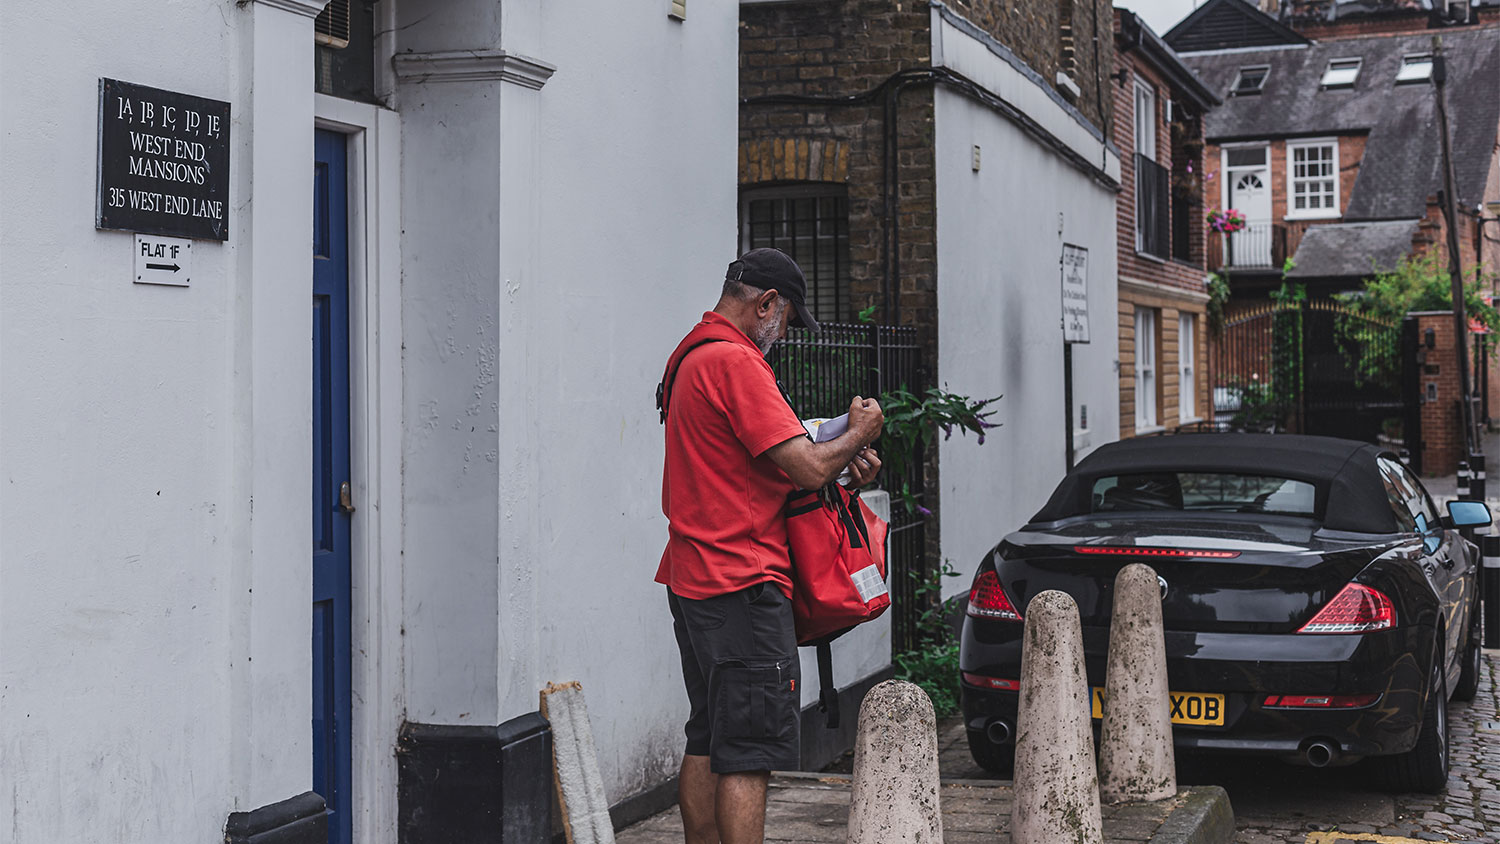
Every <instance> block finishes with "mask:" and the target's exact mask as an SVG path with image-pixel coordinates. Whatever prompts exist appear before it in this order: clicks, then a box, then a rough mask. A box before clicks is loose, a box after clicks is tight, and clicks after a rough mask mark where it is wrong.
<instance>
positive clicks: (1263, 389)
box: [1226, 378, 1281, 433]
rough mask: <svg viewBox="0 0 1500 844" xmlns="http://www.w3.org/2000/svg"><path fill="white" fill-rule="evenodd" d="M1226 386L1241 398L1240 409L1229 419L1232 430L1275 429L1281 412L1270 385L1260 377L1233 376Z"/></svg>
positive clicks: (1267, 430) (1255, 430)
mask: <svg viewBox="0 0 1500 844" xmlns="http://www.w3.org/2000/svg"><path fill="white" fill-rule="evenodd" d="M1226 386H1227V387H1228V388H1229V390H1230V392H1232V393H1233V394H1234V395H1235V396H1236V397H1237V398H1238V399H1239V405H1240V409H1239V410H1237V411H1235V414H1234V416H1233V417H1232V418H1231V419H1230V420H1229V427H1230V428H1231V429H1232V430H1235V431H1252V432H1256V433H1266V432H1270V431H1274V430H1275V428H1276V423H1277V421H1278V419H1279V417H1280V416H1281V413H1280V411H1279V410H1278V409H1277V406H1276V402H1275V399H1274V398H1273V397H1272V395H1271V389H1270V386H1269V385H1267V384H1265V383H1262V382H1261V381H1260V380H1258V379H1252V380H1250V381H1245V380H1243V379H1241V378H1231V379H1230V380H1229V383H1228V384H1227V385H1226Z"/></svg>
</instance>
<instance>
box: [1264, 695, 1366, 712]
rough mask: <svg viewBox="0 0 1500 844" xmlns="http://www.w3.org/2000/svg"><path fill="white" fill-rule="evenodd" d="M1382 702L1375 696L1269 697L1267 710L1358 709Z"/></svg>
mask: <svg viewBox="0 0 1500 844" xmlns="http://www.w3.org/2000/svg"><path fill="white" fill-rule="evenodd" d="M1377 700H1380V695H1379V694H1373V695H1267V696H1266V701H1265V703H1263V704H1261V706H1263V707H1265V708H1267V709H1358V708H1360V707H1362V706H1369V705H1370V704H1372V703H1374V702H1375V701H1377Z"/></svg>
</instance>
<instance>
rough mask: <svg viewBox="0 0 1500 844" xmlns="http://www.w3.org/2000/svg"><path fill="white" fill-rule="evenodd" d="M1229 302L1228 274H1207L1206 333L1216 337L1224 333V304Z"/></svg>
mask: <svg viewBox="0 0 1500 844" xmlns="http://www.w3.org/2000/svg"><path fill="white" fill-rule="evenodd" d="M1228 304H1229V274H1228V273H1224V272H1217V273H1211V274H1209V276H1208V333H1209V335H1210V336H1212V337H1214V338H1218V337H1219V336H1220V335H1222V334H1223V333H1224V306H1225V305H1228Z"/></svg>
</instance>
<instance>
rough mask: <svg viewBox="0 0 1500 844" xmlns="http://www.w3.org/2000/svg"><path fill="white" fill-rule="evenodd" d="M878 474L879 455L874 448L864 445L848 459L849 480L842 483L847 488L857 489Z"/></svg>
mask: <svg viewBox="0 0 1500 844" xmlns="http://www.w3.org/2000/svg"><path fill="white" fill-rule="evenodd" d="M878 474H880V455H878V454H876V453H875V449H873V448H870V447H868V446H866V447H865V448H862V449H860V450H859V452H858V453H857V454H855V455H854V459H853V460H851V461H849V480H848V482H847V483H845V484H844V487H845V488H847V489H858V488H859V487H862V486H865V485H866V484H868V483H870V482H871V481H873V480H875V476H876V475H878Z"/></svg>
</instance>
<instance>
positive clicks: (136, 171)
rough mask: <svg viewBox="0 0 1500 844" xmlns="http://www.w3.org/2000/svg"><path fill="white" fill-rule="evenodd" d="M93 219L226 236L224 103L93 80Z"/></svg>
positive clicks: (101, 223) (144, 229)
mask: <svg viewBox="0 0 1500 844" xmlns="http://www.w3.org/2000/svg"><path fill="white" fill-rule="evenodd" d="M94 225H95V226H96V227H97V228H101V229H124V230H126V231H133V232H140V233H141V234H159V235H168V236H171V237H196V238H202V239H205V240H228V239H229V103H226V102H220V101H218V100H209V99H204V98H203V97H193V96H189V95H187V94H179V93H176V92H174V91H163V90H161V89H160V88H148V87H146V86H144V85H132V84H131V83H129V82H120V81H118V80H115V79H100V80H99V195H98V197H97V199H96V204H95V219H94Z"/></svg>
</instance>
